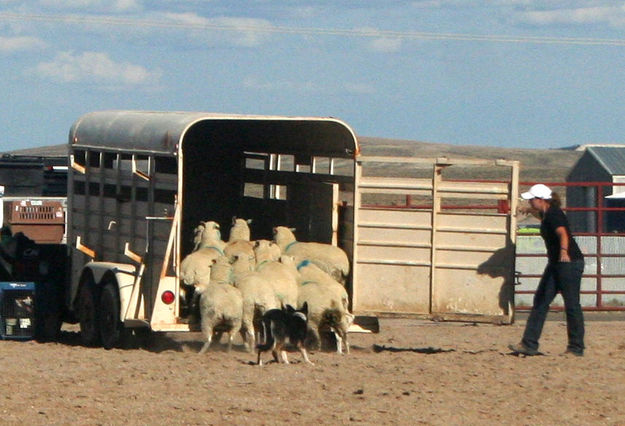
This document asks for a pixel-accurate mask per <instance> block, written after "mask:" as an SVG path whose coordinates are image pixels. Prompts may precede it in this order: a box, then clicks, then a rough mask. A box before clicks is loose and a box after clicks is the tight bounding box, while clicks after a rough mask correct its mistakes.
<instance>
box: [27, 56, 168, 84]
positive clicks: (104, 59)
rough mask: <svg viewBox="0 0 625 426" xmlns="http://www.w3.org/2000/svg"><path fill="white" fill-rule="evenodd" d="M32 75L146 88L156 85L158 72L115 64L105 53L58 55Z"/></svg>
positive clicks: (129, 65) (119, 63) (69, 80)
mask: <svg viewBox="0 0 625 426" xmlns="http://www.w3.org/2000/svg"><path fill="white" fill-rule="evenodd" d="M34 72H35V73H37V74H38V75H40V76H42V77H46V78H50V79H53V80H56V81H61V82H65V83H70V82H92V83H101V84H122V85H129V86H133V85H147V84H153V83H156V82H157V81H158V80H159V78H160V75H161V73H160V71H158V70H157V71H149V70H147V69H146V68H144V67H142V66H140V65H134V64H130V63H127V62H115V61H113V60H112V59H111V58H109V56H108V55H107V54H106V53H102V52H83V53H81V54H76V55H75V54H73V53H72V52H62V53H59V54H58V55H57V56H56V57H55V58H54V59H53V60H52V61H50V62H41V63H40V64H38V65H37V66H36V67H35V69H34Z"/></svg>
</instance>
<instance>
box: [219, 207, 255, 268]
mask: <svg viewBox="0 0 625 426" xmlns="http://www.w3.org/2000/svg"><path fill="white" fill-rule="evenodd" d="M251 222H252V220H251V219H248V220H245V219H240V218H237V217H233V218H232V227H231V228H230V236H229V237H228V243H227V244H226V248H225V249H224V253H225V254H226V256H228V258H230V259H231V260H232V259H233V258H234V257H235V256H244V255H245V256H248V257H249V258H250V259H252V258H253V256H254V243H252V242H251V241H250V228H249V224H250V223H251Z"/></svg>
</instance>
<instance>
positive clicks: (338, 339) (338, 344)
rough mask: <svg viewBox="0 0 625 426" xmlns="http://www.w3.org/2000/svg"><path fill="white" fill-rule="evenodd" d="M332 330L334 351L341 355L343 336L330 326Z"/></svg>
mask: <svg viewBox="0 0 625 426" xmlns="http://www.w3.org/2000/svg"><path fill="white" fill-rule="evenodd" d="M332 332H333V333H334V338H335V339H336V353H338V354H340V355H343V338H342V337H341V334H340V333H339V332H338V331H337V330H335V329H334V328H332Z"/></svg>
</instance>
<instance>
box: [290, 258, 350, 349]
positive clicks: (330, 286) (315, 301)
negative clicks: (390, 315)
mask: <svg viewBox="0 0 625 426" xmlns="http://www.w3.org/2000/svg"><path fill="white" fill-rule="evenodd" d="M297 269H298V271H299V274H300V278H299V281H298V283H299V285H300V287H299V296H298V301H297V304H298V306H303V304H304V303H307V304H308V324H309V332H310V336H311V339H310V340H312V341H314V343H315V345H316V346H317V347H320V345H321V339H320V333H321V332H322V331H324V330H328V329H329V330H330V331H332V332H333V333H334V335H335V337H336V350H337V352H338V353H339V354H342V353H343V349H342V347H343V345H345V352H346V353H349V342H348V340H347V330H348V329H349V327H350V325H351V324H352V322H353V320H354V316H353V315H352V314H351V313H350V312H349V310H348V305H349V298H348V295H347V292H346V291H345V288H344V287H343V286H342V285H341V284H340V283H338V282H337V281H336V280H334V279H333V278H332V277H330V276H329V275H328V274H326V273H325V272H324V271H322V270H321V269H320V268H319V267H317V266H316V265H315V264H313V263H311V262H309V261H306V260H305V261H303V262H301V263H300V264H299V265H298V268H297Z"/></svg>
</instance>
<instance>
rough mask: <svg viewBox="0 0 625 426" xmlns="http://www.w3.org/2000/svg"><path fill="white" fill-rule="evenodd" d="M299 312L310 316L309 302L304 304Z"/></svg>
mask: <svg viewBox="0 0 625 426" xmlns="http://www.w3.org/2000/svg"><path fill="white" fill-rule="evenodd" d="M299 311H300V312H302V313H303V314H304V315H308V302H304V304H303V305H302V307H301V308H300V310H299Z"/></svg>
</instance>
